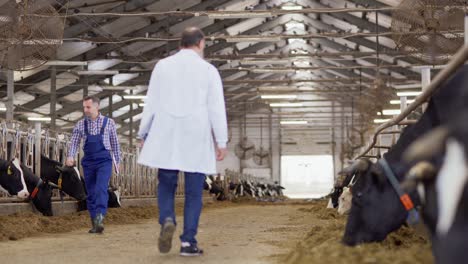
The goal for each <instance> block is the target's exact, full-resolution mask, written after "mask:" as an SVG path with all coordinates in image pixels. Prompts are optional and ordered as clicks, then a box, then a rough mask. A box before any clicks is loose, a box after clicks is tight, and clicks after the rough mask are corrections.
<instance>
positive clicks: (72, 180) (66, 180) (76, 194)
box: [56, 166, 86, 201]
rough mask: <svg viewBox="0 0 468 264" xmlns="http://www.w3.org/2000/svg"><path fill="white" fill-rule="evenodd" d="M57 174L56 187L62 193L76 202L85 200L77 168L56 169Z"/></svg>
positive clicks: (84, 192)
mask: <svg viewBox="0 0 468 264" xmlns="http://www.w3.org/2000/svg"><path fill="white" fill-rule="evenodd" d="M56 169H57V171H58V172H59V178H58V181H57V185H58V187H59V189H61V190H62V191H63V192H64V193H66V194H68V195H70V196H71V197H73V198H75V199H77V200H78V201H81V200H85V199H86V191H85V189H84V184H83V183H82V181H81V177H80V172H79V171H78V168H77V167H75V166H74V167H68V166H64V167H58V166H57V167H56Z"/></svg>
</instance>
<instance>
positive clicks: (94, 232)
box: [88, 217, 96, 234]
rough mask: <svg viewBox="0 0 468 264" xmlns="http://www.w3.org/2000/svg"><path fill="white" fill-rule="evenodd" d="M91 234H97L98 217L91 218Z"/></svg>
mask: <svg viewBox="0 0 468 264" xmlns="http://www.w3.org/2000/svg"><path fill="white" fill-rule="evenodd" d="M88 233H90V234H96V217H95V218H91V229H90V230H89V231H88Z"/></svg>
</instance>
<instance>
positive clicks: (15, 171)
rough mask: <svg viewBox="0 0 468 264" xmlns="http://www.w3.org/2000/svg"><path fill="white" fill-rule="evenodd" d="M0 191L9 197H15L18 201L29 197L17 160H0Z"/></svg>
mask: <svg viewBox="0 0 468 264" xmlns="http://www.w3.org/2000/svg"><path fill="white" fill-rule="evenodd" d="M0 190H2V191H4V192H6V193H8V194H10V195H16V196H17V197H18V198H20V199H26V198H28V197H29V192H28V188H27V186H26V182H25V180H24V174H23V170H22V169H21V166H20V163H19V160H18V159H16V158H14V159H13V160H11V161H6V160H0Z"/></svg>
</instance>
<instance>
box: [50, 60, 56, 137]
mask: <svg viewBox="0 0 468 264" xmlns="http://www.w3.org/2000/svg"><path fill="white" fill-rule="evenodd" d="M56 107H57V68H56V67H55V66H52V69H51V72H50V118H51V120H50V128H51V129H52V130H56V126H55V125H56V111H55V110H56Z"/></svg>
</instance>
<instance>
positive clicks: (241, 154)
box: [234, 117, 255, 160]
mask: <svg viewBox="0 0 468 264" xmlns="http://www.w3.org/2000/svg"><path fill="white" fill-rule="evenodd" d="M246 123H247V121H246V120H245V117H244V130H243V135H244V136H243V137H242V139H241V141H240V142H239V143H237V145H236V148H235V149H234V153H235V154H236V156H237V157H238V158H239V159H241V160H248V159H250V158H252V156H253V154H254V152H255V145H254V144H253V143H252V141H250V140H249V139H248V138H247V128H246V125H247V124H246Z"/></svg>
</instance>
